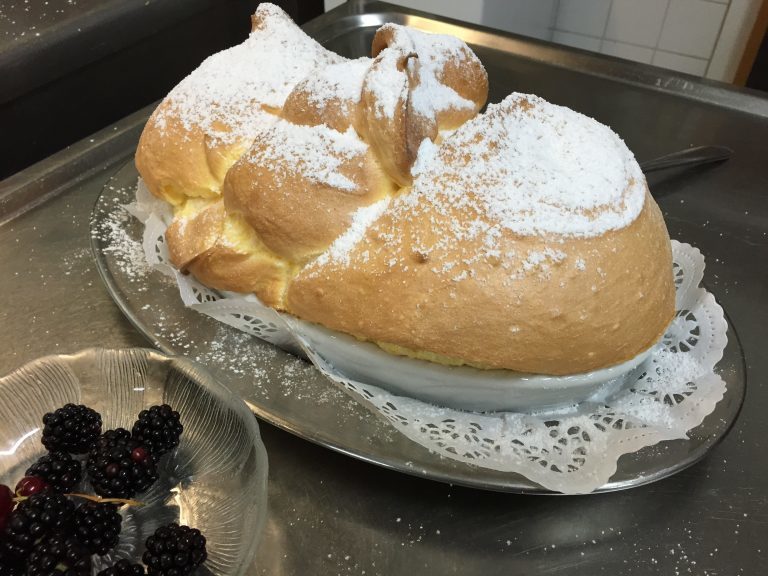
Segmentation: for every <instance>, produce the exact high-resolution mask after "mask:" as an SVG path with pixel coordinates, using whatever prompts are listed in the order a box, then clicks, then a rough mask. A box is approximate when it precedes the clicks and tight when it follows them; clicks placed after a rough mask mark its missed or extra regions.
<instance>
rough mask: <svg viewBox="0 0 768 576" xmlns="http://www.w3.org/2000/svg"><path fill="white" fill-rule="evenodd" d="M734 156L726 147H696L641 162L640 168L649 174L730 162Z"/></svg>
mask: <svg viewBox="0 0 768 576" xmlns="http://www.w3.org/2000/svg"><path fill="white" fill-rule="evenodd" d="M732 154H733V150H731V149H730V148H727V147H726V146H696V147H694V148H686V149H685V150H679V151H677V152H672V153H671V154H666V155H665V156H660V157H659V158H654V159H653V160H647V161H645V162H641V163H640V168H641V169H642V171H643V172H645V173H648V172H654V171H656V170H666V169H667V168H679V167H681V166H699V165H702V164H712V163H714V162H723V161H725V160H728V158H730V157H731V155H732Z"/></svg>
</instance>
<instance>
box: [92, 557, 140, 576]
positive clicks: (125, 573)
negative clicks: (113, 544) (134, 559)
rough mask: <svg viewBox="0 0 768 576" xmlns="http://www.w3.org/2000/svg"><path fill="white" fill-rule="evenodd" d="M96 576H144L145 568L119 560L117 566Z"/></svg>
mask: <svg viewBox="0 0 768 576" xmlns="http://www.w3.org/2000/svg"><path fill="white" fill-rule="evenodd" d="M96 576H144V566H142V565H141V564H132V563H131V562H130V560H125V559H123V560H119V561H118V562H117V563H116V564H115V565H113V566H110V567H109V568H105V569H104V570H102V571H101V572H99V573H98V574H97V575H96Z"/></svg>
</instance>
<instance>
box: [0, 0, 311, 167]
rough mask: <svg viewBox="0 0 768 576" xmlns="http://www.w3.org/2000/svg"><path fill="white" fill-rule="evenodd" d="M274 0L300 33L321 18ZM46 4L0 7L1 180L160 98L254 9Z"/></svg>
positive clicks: (207, 3)
mask: <svg viewBox="0 0 768 576" xmlns="http://www.w3.org/2000/svg"><path fill="white" fill-rule="evenodd" d="M273 1H274V2H275V3H276V4H279V5H280V6H281V7H282V8H283V9H285V10H286V11H287V12H288V13H289V14H290V15H291V17H292V18H293V19H294V20H296V21H297V22H298V23H300V24H301V23H304V22H306V21H307V20H309V19H311V18H314V17H315V16H317V15H319V14H321V13H322V12H323V1H322V0H282V1H280V0H273ZM19 4H20V5H21V4H22V3H19ZM46 4H47V3H45V2H44V1H43V0H30V1H29V2H28V3H25V6H26V7H27V8H28V9H29V10H31V11H32V13H31V14H30V12H29V10H28V11H26V12H19V13H12V12H10V11H9V6H10V7H11V8H13V6H11V5H10V4H4V5H2V6H0V179H2V178H5V177H7V176H9V175H11V174H13V173H15V172H17V171H19V170H21V169H23V168H25V167H26V166H29V165H30V164H32V163H34V162H36V161H38V160H41V159H43V158H45V157H47V156H49V155H50V154H52V153H54V152H56V151H58V150H61V149H62V148H64V147H66V146H68V145H69V144H72V143H73V142H76V141H77V140H79V139H81V138H83V137H85V136H87V135H88V134H91V133H93V132H95V131H97V130H99V129H101V128H103V127H105V126H108V125H109V124H110V123H112V122H115V121H116V120H118V119H119V118H122V117H123V116H126V115H127V114H130V113H131V112H133V111H135V110H138V109H139V108H141V107H143V106H146V105H147V104H150V103H151V102H154V101H156V100H158V99H160V98H162V97H163V96H164V95H165V94H166V93H168V91H169V90H170V89H171V88H172V87H173V86H174V85H176V84H177V83H178V82H179V81H180V80H181V79H182V78H183V77H184V76H186V75H187V74H189V72H191V71H192V70H194V69H195V68H196V67H197V66H198V65H199V64H200V62H201V61H202V60H203V59H204V58H205V57H206V56H208V55H210V54H213V53H214V52H217V51H219V50H222V49H224V48H227V47H229V46H233V45H235V44H238V43H240V42H242V41H243V40H244V39H245V38H246V37H247V35H248V32H249V31H250V15H251V14H252V13H253V12H254V11H255V9H256V6H257V5H258V4H259V2H258V1H254V0H163V1H160V2H154V3H150V2H147V3H145V2H137V1H135V0H94V1H90V2H89V0H80V2H78V3H76V4H73V5H70V9H69V10H70V11H65V10H62V11H53V10H52V9H50V8H46ZM34 11H37V13H35V12H34Z"/></svg>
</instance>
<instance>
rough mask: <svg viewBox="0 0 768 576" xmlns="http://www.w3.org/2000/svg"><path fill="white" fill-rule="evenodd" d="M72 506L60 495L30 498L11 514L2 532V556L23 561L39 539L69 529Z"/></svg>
mask: <svg viewBox="0 0 768 576" xmlns="http://www.w3.org/2000/svg"><path fill="white" fill-rule="evenodd" d="M74 510H75V504H74V503H73V502H72V501H71V500H70V499H69V498H67V497H66V496H64V495H63V494H55V493H53V492H42V493H40V494H33V495H32V496H30V497H29V498H27V499H26V500H24V501H23V502H20V503H19V504H18V505H17V506H16V509H15V510H14V511H13V512H11V515H10V517H9V518H8V524H7V525H6V527H5V531H4V532H3V540H4V545H5V553H6V554H7V555H8V556H9V557H11V558H17V559H18V558H24V557H25V556H27V554H29V552H30V551H31V550H32V547H33V546H34V545H35V542H37V541H38V540H39V539H40V538H42V537H44V536H46V535H47V534H50V533H52V532H60V531H62V530H66V529H67V528H68V527H69V523H70V522H71V520H72V513H73V512H74Z"/></svg>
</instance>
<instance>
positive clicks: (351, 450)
mask: <svg viewBox="0 0 768 576" xmlns="http://www.w3.org/2000/svg"><path fill="white" fill-rule="evenodd" d="M137 178H138V174H137V173H136V170H135V168H134V166H133V164H132V163H128V164H126V165H125V166H124V167H123V168H122V169H121V170H120V171H118V173H117V174H116V175H115V176H114V177H113V178H112V180H110V181H109V182H108V183H107V185H106V186H105V188H104V191H103V192H102V194H101V196H100V198H99V199H98V200H97V202H96V205H95V207H94V211H93V214H92V221H91V239H92V246H93V250H94V256H95V259H96V263H97V267H98V269H99V272H100V274H101V276H102V278H103V280H104V282H105V285H106V287H107V290H108V291H109V293H110V295H111V296H112V298H113V299H114V301H115V303H116V304H117V305H118V306H119V307H120V309H121V310H122V311H123V313H124V314H125V315H126V317H127V318H128V319H129V320H130V321H131V322H132V323H133V324H134V326H136V328H137V329H138V330H139V331H140V332H141V333H142V334H144V335H145V336H146V337H147V338H148V339H149V340H150V341H151V342H152V343H153V344H154V345H155V346H158V347H159V348H160V349H162V350H165V351H168V352H173V353H183V354H185V355H188V356H190V357H193V358H195V359H197V360H199V361H201V362H203V363H204V364H205V365H206V366H207V367H208V368H209V369H210V370H211V371H212V372H213V373H214V375H215V376H216V377H218V378H220V379H221V381H222V382H224V383H225V384H226V385H227V386H228V387H229V388H230V389H231V390H232V391H233V392H235V393H236V394H238V395H239V396H241V397H242V398H243V399H244V400H245V401H246V403H247V404H248V405H249V407H250V408H251V409H252V410H253V411H254V413H256V414H257V415H258V416H259V417H261V418H264V419H265V420H267V421H268V422H271V423H272V424H275V425H276V426H279V427H281V428H283V429H285V430H287V431H289V432H292V433H294V434H296V435H298V436H300V437H302V438H304V439H306V440H309V441H312V442H316V443H318V444H321V445H323V446H326V447H328V448H331V449H334V450H337V451H339V452H342V453H344V454H347V455H350V456H353V457H356V458H359V459H362V460H364V461H367V462H371V463H374V464H378V465H380V466H384V467H387V468H391V469H395V470H398V471H401V472H405V473H408V474H413V475H417V476H419V477H426V478H431V479H433V480H438V481H443V482H449V483H453V484H461V485H465V486H472V487H476V488H483V489H489V490H500V491H510V492H521V493H550V492H549V491H548V490H546V489H544V488H542V487H541V486H539V485H538V484H536V483H534V482H532V481H530V480H528V479H527V478H524V477H523V476H520V475H518V474H514V473H503V472H497V471H494V470H490V469H484V468H479V467H476V466H471V465H467V464H464V463H461V462H455V461H451V460H448V459H446V458H443V457H441V456H439V455H437V454H434V453H432V452H430V451H429V450H427V449H425V448H424V447H422V446H420V445H418V444H416V443H414V442H412V441H410V440H409V439H408V438H406V437H405V436H403V435H402V434H401V433H400V432H398V430H397V428H396V427H395V426H394V425H393V424H391V423H390V422H388V421H386V420H384V419H382V418H380V417H379V416H378V415H376V414H374V413H372V412H371V411H369V410H368V409H366V408H365V407H363V406H362V405H361V404H359V403H357V402H355V401H354V400H352V399H351V398H349V397H348V396H347V395H345V394H344V393H343V392H341V391H340V390H339V389H338V388H336V387H335V386H334V385H333V384H332V383H331V382H329V381H327V380H326V379H325V378H324V377H323V376H322V375H321V374H320V373H319V372H318V371H317V370H316V369H314V368H313V367H312V366H311V365H310V364H308V363H307V362H305V361H302V360H300V359H298V358H297V357H296V356H294V355H292V354H289V353H287V352H285V351H283V350H280V349H278V348H276V347H275V346H273V345H271V344H268V343H266V342H264V341H262V340H259V339H257V338H254V337H252V336H249V335H247V334H244V333H242V332H239V331H238V330H236V329H234V328H232V327H230V326H227V325H224V324H222V323H220V322H216V321H215V320H213V319H212V318H209V317H206V316H203V315H201V314H199V313H197V312H195V311H194V310H192V309H190V308H187V307H185V306H184V304H183V303H182V302H181V299H180V297H179V295H178V290H177V288H176V285H175V283H174V282H173V281H172V280H171V279H169V278H167V277H165V276H163V275H162V274H160V273H159V272H155V271H152V270H149V269H148V268H147V266H146V264H144V265H143V267H142V262H141V261H139V260H140V259H139V258H138V256H137V253H141V254H142V258H143V252H142V249H141V242H142V225H141V223H140V222H139V221H138V220H136V219H133V218H132V217H130V216H129V215H127V214H126V213H125V212H124V210H123V209H122V208H121V206H123V205H127V204H129V203H130V202H132V201H133V198H134V193H135V186H136V181H137ZM730 326H731V329H730V330H729V343H728V346H727V347H726V349H725V352H724V357H723V359H722V360H721V361H720V363H719V364H718V367H717V372H718V374H720V375H721V376H722V378H723V379H724V380H725V382H726V385H727V389H726V393H725V396H724V398H723V399H722V400H721V401H720V402H719V403H718V404H717V406H716V408H715V410H714V412H712V413H711V414H710V415H709V416H708V417H707V418H706V419H705V421H704V422H703V423H702V424H701V425H700V426H699V427H697V428H695V429H694V430H691V431H690V433H689V437H690V439H689V440H674V441H668V442H663V443H661V444H658V445H656V446H652V447H649V448H645V449H642V450H640V451H638V452H635V453H633V454H627V455H625V456H623V457H622V458H621V459H620V460H619V463H618V469H617V471H616V473H615V474H614V475H613V477H612V478H611V481H610V482H608V483H607V484H605V485H604V486H603V487H601V488H600V489H598V490H597V491H598V492H600V491H611V490H620V489H624V488H630V487H633V486H639V485H642V484H646V483H649V482H653V481H655V480H658V479H660V478H664V477H666V476H669V475H671V474H673V473H675V472H677V471H679V470H682V469H684V468H686V467H687V466H690V465H691V464H693V463H695V462H696V461H698V460H699V459H701V458H702V457H703V456H704V455H705V454H706V453H707V452H708V451H709V450H710V449H711V448H712V447H713V446H714V445H716V444H717V443H718V442H719V441H720V440H721V439H722V438H723V437H724V436H725V434H726V433H727V431H728V430H729V429H730V427H731V426H732V424H733V422H734V421H735V419H736V417H737V415H738V412H739V410H740V408H741V404H742V401H743V399H744V392H745V377H744V374H745V370H744V357H743V353H742V349H741V345H740V343H739V341H738V336H737V335H736V333H735V331H734V330H733V325H732V324H730Z"/></svg>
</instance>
